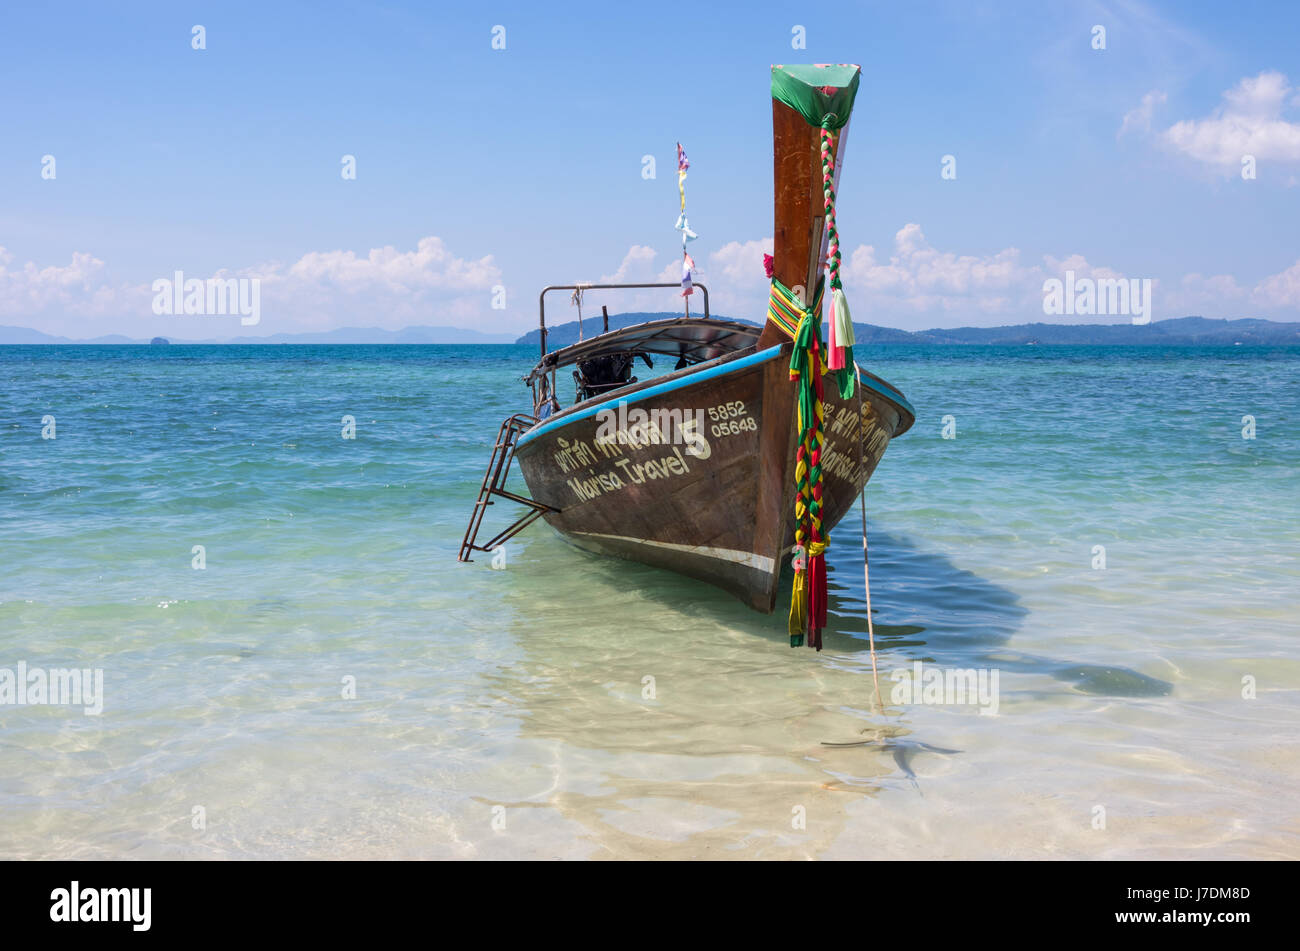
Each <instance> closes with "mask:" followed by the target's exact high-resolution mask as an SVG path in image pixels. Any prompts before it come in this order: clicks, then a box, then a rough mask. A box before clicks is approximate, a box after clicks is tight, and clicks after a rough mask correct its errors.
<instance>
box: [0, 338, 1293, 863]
mask: <svg viewBox="0 0 1300 951" xmlns="http://www.w3.org/2000/svg"><path fill="white" fill-rule="evenodd" d="M533 356H534V354H533V352H532V350H531V349H529V348H526V347H324V346H322V347H310V346H267V347H190V346H173V347H170V348H148V347H0V568H2V569H3V570H2V571H0V668H9V669H15V668H16V665H17V664H18V663H19V662H25V663H26V664H27V665H28V666H29V667H41V668H60V667H74V666H75V667H89V668H102V669H103V672H104V693H105V697H104V709H103V713H102V715H100V716H84V715H83V714H82V713H81V712H80V709H79V708H71V707H67V706H31V705H27V706H17V705H12V704H10V705H0V857H6V858H12V857H33V856H43V857H77V858H92V857H96V858H97V857H164V858H166V857H187V858H207V857H235V858H252V857H319V858H325V857H456V856H464V857H473V856H478V857H493V858H496V857H514V856H526V857H553V856H558V857H573V858H577V857H611V856H613V857H636V856H673V857H689V856H701V857H717V858H728V857H754V856H762V857H781V858H790V857H803V856H821V857H870V858H926V857H978V856H990V857H1031V856H1039V855H1049V856H1059V857H1096V858H1112V857H1193V856H1197V857H1200V856H1218V857H1290V858H1297V857H1300V818H1298V813H1300V810H1298V809H1297V802H1296V793H1295V789H1296V788H1297V785H1298V783H1300V757H1298V756H1297V740H1298V739H1300V661H1298V660H1297V659H1296V657H1295V647H1296V633H1297V625H1298V621H1297V618H1298V617H1300V609H1298V608H1297V600H1298V597H1297V596H1298V595H1300V562H1298V560H1297V553H1298V551H1300V545H1298V543H1300V520H1298V519H1297V514H1298V512H1297V510H1298V509H1300V502H1298V501H1297V499H1298V497H1300V493H1298V491H1297V490H1298V489H1300V372H1298V371H1300V349H1287V350H1266V351H1264V350H1256V349H1251V348H1244V347H1240V348H1226V349H1222V348H1221V349H1208V348H1207V349H1174V350H1160V349H1155V348H1151V349H1147V348H1132V349H1125V348H1086V347H1052V348H1048V347H1021V348H997V347H969V348H927V349H919V348H918V349H912V348H905V347H890V348H881V349H878V350H877V351H875V352H874V353H869V354H866V355H860V357H862V356H865V357H866V358H867V359H866V364H867V366H868V367H869V368H870V369H872V370H873V371H875V372H877V373H879V374H880V375H881V376H883V377H885V378H886V379H887V380H889V381H890V382H892V383H893V384H895V385H897V386H898V387H900V388H901V389H902V390H903V391H904V392H905V393H906V394H907V395H908V397H909V399H910V400H911V401H912V402H913V404H914V405H915V406H916V407H917V411H918V420H917V424H916V427H915V428H914V429H913V431H912V432H910V433H908V434H907V435H906V436H904V437H902V438H901V439H899V440H898V441H897V442H896V443H895V444H894V445H892V446H891V447H890V449H889V451H888V452H887V453H886V455H885V459H884V461H883V462H882V464H881V466H880V469H879V470H878V471H877V473H876V476H875V478H874V479H873V481H872V483H871V485H870V486H869V488H868V491H867V507H868V516H869V530H870V543H871V582H872V584H871V589H872V604H873V608H874V620H875V632H876V639H877V645H878V647H879V666H880V671H881V684H882V690H883V692H884V694H885V698H884V699H885V710H884V712H883V713H878V712H873V695H874V692H873V683H872V675H871V664H870V657H869V654H868V651H867V641H866V612H865V609H864V606H863V576H862V558H861V548H860V539H859V528H858V526H859V520H858V517H857V515H856V513H855V514H854V515H853V516H851V517H850V518H848V519H846V521H845V522H844V523H843V524H842V525H841V526H840V528H839V529H838V530H837V532H836V533H835V535H834V539H833V542H834V544H833V546H832V549H831V552H830V583H831V588H832V614H833V617H832V621H831V630H830V631H829V632H828V633H827V636H826V644H827V649H826V650H825V651H824V652H823V653H821V654H817V653H815V652H813V651H810V650H807V649H800V650H791V649H790V648H789V647H788V646H787V641H786V638H785V635H784V619H783V618H782V617H781V616H779V615H776V616H773V617H764V616H761V615H757V614H754V613H752V612H750V611H748V610H747V609H745V608H744V607H742V606H741V605H739V604H738V603H735V602H733V601H732V600H731V599H730V598H729V597H727V596H726V595H724V594H722V593H721V592H718V591H716V590H714V589H712V588H710V587H708V586H706V585H703V584H700V583H697V582H693V581H690V580H686V579H683V578H679V577H676V576H674V575H671V574H667V573H664V572H659V571H655V570H652V569H649V568H643V567H640V566H637V565H632V564H627V563H623V562H617V561H608V560H601V559H599V558H596V557H594V556H590V555H587V554H584V553H582V552H579V551H577V550H575V549H573V548H571V547H570V546H568V545H566V544H565V543H563V542H562V541H561V540H560V539H559V538H558V537H556V536H555V535H554V534H553V533H551V531H550V530H549V529H547V528H546V527H545V526H543V525H538V526H535V527H534V528H532V529H530V530H529V531H528V532H527V533H526V534H525V535H524V536H522V537H520V538H519V539H517V540H515V541H514V542H512V543H510V544H509V545H508V546H507V549H506V565H505V567H504V569H502V570H493V569H492V567H491V565H490V559H488V558H484V559H483V560H480V561H476V562H475V563H473V564H458V563H457V562H456V559H455V555H456V550H457V547H458V545H459V542H460V539H461V535H462V533H463V531H464V527H465V521H466V518H467V516H468V514H469V511H470V508H471V506H472V503H473V500H474V497H475V494H476V491H477V488H478V484H479V481H480V479H481V478H482V472H483V466H484V465H485V464H486V461H487V455H488V453H489V451H490V447H491V443H492V440H493V439H494V437H495V435H496V430H497V426H498V424H499V423H500V421H501V419H502V418H503V417H505V416H506V415H508V414H509V413H511V412H515V411H518V410H521V409H526V408H527V406H526V393H527V391H526V389H525V388H524V387H523V386H522V385H521V384H520V383H519V377H520V375H521V374H522V373H523V372H525V371H526V370H527V369H528V368H529V366H530V365H531V359H532V357H533ZM47 414H49V415H53V416H54V417H55V425H56V427H57V429H56V433H55V435H56V438H55V439H53V440H50V439H42V417H43V416H45V415H47ZM947 414H951V415H952V416H953V417H954V418H955V424H956V438H955V439H944V438H942V436H941V429H942V425H943V424H942V417H943V416H945V415H947ZM1247 414H1251V415H1253V416H1254V417H1255V418H1256V420H1257V427H1258V428H1257V438H1255V439H1254V440H1246V439H1243V438H1242V435H1241V429H1242V421H1241V420H1242V417H1243V416H1244V415H1247ZM344 415H351V416H354V417H355V419H356V438H355V439H354V440H345V439H343V438H341V419H342V417H343V416H344ZM492 514H493V515H494V516H497V517H498V518H504V517H505V512H504V507H498V508H495V509H494V510H493V513H492ZM196 545H202V546H204V549H205V555H206V568H205V569H204V570H195V569H194V568H193V567H192V560H193V558H194V557H195V556H194V555H193V554H192V551H193V547H194V546H196ZM1096 545H1102V546H1104V547H1105V555H1106V567H1105V568H1104V569H1097V568H1094V567H1093V562H1094V558H1095V555H1094V546H1096ZM917 660H920V661H921V662H922V663H923V664H924V665H926V666H933V667H935V668H940V669H950V670H951V669H975V670H984V671H986V672H991V671H996V672H997V674H998V678H999V680H998V685H999V693H998V709H997V713H996V715H982V714H981V713H980V712H979V707H978V706H975V705H970V704H956V703H902V702H893V701H892V699H891V692H892V691H893V689H894V687H895V686H896V685H895V682H894V681H893V680H892V679H890V674H891V673H892V672H893V671H895V670H899V669H901V668H910V667H911V665H912V664H913V663H914V662H915V661H917ZM647 677H650V678H653V694H654V695H653V698H651V697H649V696H648V693H649V689H648V687H647V686H645V685H644V684H645V678H647ZM347 678H355V694H356V696H355V699H345V698H344V697H343V693H344V692H345V689H346V688H345V679H347ZM1243 678H1254V681H1253V682H1254V698H1253V699H1247V698H1245V697H1243V692H1244V688H1243ZM1249 682H1250V681H1247V683H1249ZM1245 692H1247V693H1249V692H1250V691H1248V690H1246V691H1245ZM832 743H839V744H849V743H857V744H860V745H853V746H830V745H826V744H832ZM196 808H201V810H202V811H201V812H196ZM196 816H201V817H202V819H203V821H202V822H200V821H198V819H197V818H196ZM1103 818H1104V827H1100V826H1102V825H1103V823H1102V821H1101V820H1102V819H1103ZM196 826H201V828H196Z"/></svg>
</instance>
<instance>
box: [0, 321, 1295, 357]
mask: <svg viewBox="0 0 1300 951" xmlns="http://www.w3.org/2000/svg"><path fill="white" fill-rule="evenodd" d="M680 316H681V315H680V314H677V313H633V314H611V315H610V318H609V326H610V329H611V330H617V329H619V328H622V327H626V326H628V325H630V324H636V323H641V322H643V321H647V320H667V319H669V318H673V317H680ZM714 316H715V317H716V316H718V315H716V314H715V315H714ZM732 319H735V318H732ZM738 322H739V323H745V324H751V325H753V326H758V325H757V324H756V323H755V322H754V321H752V320H740V321H738ZM582 329H583V333H584V336H587V337H592V336H595V335H596V334H598V333H600V332H601V319H600V317H596V318H595V319H588V320H584V321H583V326H582ZM853 330H854V334H855V336H856V338H857V342H858V344H859V345H870V346H881V345H888V344H912V345H914V346H916V345H928V346H943V345H961V344H1001V345H1021V344H1023V345H1033V344H1041V345H1044V346H1051V345H1053V344H1086V345H1093V346H1096V345H1112V344H1113V345H1125V344H1127V345H1130V346H1133V345H1143V344H1148V345H1149V344H1159V345H1165V346H1194V345H1198V344H1201V345H1222V346H1233V345H1234V344H1241V345H1242V346H1284V345H1288V344H1300V323H1283V322H1280V321H1273V320H1265V319H1263V318H1260V317H1241V318H1238V319H1236V320H1222V319H1219V320H1212V319H1209V318H1206V317H1175V318H1171V319H1170V320H1157V321H1153V322H1152V323H1149V324H1143V325H1140V326H1138V325H1134V324H1132V323H1125V324H1049V323H1034V324H1015V325H1013V326H1009V327H955V328H951V329H943V328H936V329H934V330H918V331H909V330H898V329H895V328H893V327H881V326H878V325H876V324H860V323H855V324H854V325H853ZM538 337H539V333H538V331H536V330H530V331H529V332H528V333H526V334H524V335H523V336H522V337H516V335H515V334H493V333H483V332H481V331H477V330H467V329H464V328H462V327H405V328H403V329H401V330H383V329H380V328H378V327H341V328H339V329H338V330H328V331H319V332H315V333H297V334H272V335H271V336H269V337H232V338H227V339H211V340H171V341H169V340H168V339H167V338H165V337H154V338H153V339H152V340H143V339H139V340H137V339H133V338H131V337H124V336H122V335H120V334H111V335H109V336H104V337H95V338H93V339H90V340H73V339H70V338H68V337H57V336H53V335H51V334H46V333H42V332H41V331H39V330H31V329H28V328H26V327H5V326H0V344H99V345H114V344H116V345H127V344H135V345H142V344H152V345H155V346H164V345H167V344H169V343H171V344H236V345H248V344H511V343H514V344H527V345H528V346H532V347H536V346H537V345H538ZM577 340H578V322H577V321H576V320H574V321H569V322H567V323H563V324H557V325H556V326H554V327H548V328H547V339H546V343H547V347H548V348H549V349H555V348H557V347H564V346H567V345H569V344H571V343H576V342H577Z"/></svg>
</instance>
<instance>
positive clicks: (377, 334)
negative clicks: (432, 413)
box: [0, 327, 515, 344]
mask: <svg viewBox="0 0 1300 951" xmlns="http://www.w3.org/2000/svg"><path fill="white" fill-rule="evenodd" d="M153 339H154V340H158V339H166V340H168V341H169V342H170V343H177V344H186V343H190V344H193V343H204V344H212V343H226V344H231V343H233V344H250V343H298V344H302V343H513V342H514V339H515V335H514V334H489V333H481V332H479V331H477V330H465V329H463V328H461V327H405V328H403V329H402V330H381V329H379V328H378V327H340V328H339V329H338V330H326V331H321V332H318V333H301V334H271V335H270V336H269V337H229V338H222V339H210V340H177V339H176V338H175V337H168V338H158V337H155V338H153ZM150 342H151V341H150V339H149V338H141V339H135V338H132V337H124V336H122V335H121V334H111V335H109V336H107V337H94V338H92V339H90V340H73V339H70V338H68V337H56V336H52V335H51V334H46V333H41V331H39V330H29V329H27V328H26V327H0V344H6V343H15V344H24V343H25V344H49V343H80V344H144V343H150Z"/></svg>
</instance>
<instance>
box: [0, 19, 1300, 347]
mask: <svg viewBox="0 0 1300 951" xmlns="http://www.w3.org/2000/svg"><path fill="white" fill-rule="evenodd" d="M810 6H816V5H790V4H778V3H762V2H750V3H743V4H740V3H737V4H687V5H679V6H665V5H656V6H646V5H641V4H629V5H622V4H608V3H603V4H549V5H543V4H517V5H516V4H497V3H490V2H487V3H475V4H465V5H456V6H455V7H454V8H452V9H445V8H443V7H442V6H441V5H432V4H402V3H384V4H347V5H318V4H310V5H309V4H293V3H280V4H240V3H222V4H211V5H209V4H183V3H179V4H150V3H127V4H121V5H101V4H84V5H80V4H71V5H69V4H62V5H59V6H58V7H57V8H51V7H46V6H44V5H21V6H15V5H11V7H10V8H9V9H8V10H7V11H6V13H5V15H4V21H3V26H2V27H0V30H2V32H0V82H3V86H4V89H5V90H6V96H5V101H6V109H5V118H4V123H3V131H2V132H0V248H3V249H4V250H3V251H0V324H12V325H19V326H29V327H35V328H37V329H41V330H45V331H47V332H51V333H61V334H67V335H70V336H94V335H98V334H103V333H115V332H120V333H128V334H132V335H136V336H142V335H151V334H154V333H164V334H167V335H174V336H176V337H180V338H186V337H211V336H227V335H233V334H237V333H245V332H254V333H267V334H269V333H276V332H294V331H301V330H314V329H326V328H329V327H337V326H348V325H352V326H384V327H393V328H396V327H401V326H406V325H409V324H453V325H458V326H466V327H475V328H478V329H482V330H489V331H494V332H501V331H506V332H515V331H518V332H523V331H525V330H527V329H530V328H531V327H532V326H534V325H535V323H536V303H535V302H536V295H537V291H538V290H539V289H540V287H541V286H543V285H545V284H547V283H567V282H571V281H576V280H592V281H594V280H600V279H601V278H610V277H613V276H616V275H617V276H621V277H625V278H627V279H629V280H632V279H653V278H655V277H657V276H659V275H661V274H665V275H668V276H670V277H671V278H672V279H675V274H676V270H677V261H678V258H679V254H680V251H679V246H678V244H677V234H676V232H675V231H674V230H673V224H674V221H675V218H676V213H677V207H676V204H677V196H676V183H675V180H674V176H673V161H674V156H673V147H674V143H675V142H676V141H678V140H681V141H682V142H683V144H684V145H685V146H686V148H687V150H688V153H689V155H690V158H691V162H692V168H691V172H690V177H689V179H688V182H687V195H688V202H689V210H690V215H691V224H692V227H693V228H694V230H695V231H696V232H698V233H699V235H700V239H699V240H698V241H696V242H695V243H694V244H692V246H691V250H692V252H693V254H694V256H695V258H696V260H697V261H698V263H699V265H700V271H701V280H704V281H705V282H707V283H708V284H709V286H710V288H711V290H712V292H713V295H714V310H715V311H717V312H721V313H725V314H727V315H730V316H737V317H747V318H750V319H760V318H761V315H762V312H763V306H764V300H765V283H764V280H763V274H762V262H761V256H762V251H763V248H764V244H765V242H770V236H771V233H772V221H771V217H772V210H771V192H772V182H771V176H772V169H771V164H772V159H771V107H770V98H769V92H768V68H769V65H770V64H771V63H781V62H856V63H860V64H861V65H862V70H863V79H862V90H861V93H860V94H859V97H858V103H857V106H856V109H855V114H854V120H853V125H852V127H851V130H850V135H849V140H848V147H847V160H846V162H845V166H844V171H843V177H842V181H841V187H840V196H839V198H840V201H839V209H838V218H839V224H840V231H841V236H842V240H843V243H844V248H845V260H846V264H845V286H846V290H847V293H848V295H849V299H850V301H851V302H852V304H853V309H854V310H853V312H854V317H855V319H857V320H860V321H868V322H872V323H879V324H885V325H889V326H898V327H905V328H908V329H920V328H924V327H933V326H959V325H972V324H985V325H989V324H1001V323H1016V322H1021V321H1025V320H1035V319H1039V320H1041V319H1045V318H1044V317H1043V314H1042V307H1041V300H1042V283H1043V281H1044V280H1045V279H1047V278H1051V277H1059V276H1061V275H1062V274H1063V273H1064V271H1065V270H1067V269H1069V270H1074V271H1075V272H1076V273H1077V274H1079V275H1080V276H1087V275H1094V276H1107V275H1113V276H1124V277H1130V278H1149V279H1151V280H1152V281H1153V282H1154V283H1155V287H1156V290H1155V291H1154V294H1153V301H1154V307H1153V309H1154V316H1155V318H1156V319H1162V318H1168V317H1175V316H1182V315H1184V314H1189V313H1198V314H1203V315H1205V316H1212V317H1236V316H1264V317H1271V318H1274V319H1286V320H1296V319H1300V43H1297V37H1300V5H1298V4H1294V3H1280V2H1279V3H1239V4H1210V3H1204V4H1192V3H1179V4H1143V3H1136V2H1123V3H1120V2H1112V3H1087V2H1084V3H1062V4H1041V3H996V4H995V3H970V2H966V3H959V2H953V3H909V4H899V3H890V4H885V3H860V4H854V3H836V4H831V5H825V7H824V9H822V8H821V7H820V6H818V8H817V9H809V8H808V7H810ZM196 24H200V25H202V26H203V27H204V28H205V31H206V36H205V39H206V49H202V50H195V49H193V48H192V46H191V37H192V27H193V26H194V25H196ZM498 25H500V26H503V27H504V28H505V49H503V50H495V49H493V48H492V39H493V35H492V31H493V27H494V26H498ZM1098 25H1100V26H1104V27H1105V30H1106V36H1105V39H1106V48H1105V49H1100V50H1099V49H1094V48H1093V35H1094V34H1093V28H1094V27H1095V26H1098ZM797 26H801V27H803V28H804V32H805V34H806V49H803V50H799V49H794V48H792V39H793V36H794V32H793V31H794V28H795V27H797ZM1245 149H1251V150H1253V152H1255V153H1257V154H1256V157H1255V162H1256V177H1255V178H1254V179H1250V180H1247V179H1244V178H1243V177H1242V165H1241V157H1240V156H1241V155H1242V154H1245V153H1244V150H1245ZM47 155H50V156H53V157H54V163H55V164H54V168H55V175H54V177H53V178H47V177H46V178H43V177H42V168H43V161H44V156H47ZM344 155H353V156H355V158H356V171H357V174H356V178H355V180H345V179H343V177H342V176H341V174H340V169H341V161H342V157H343V156H344ZM645 155H652V156H654V157H655V159H656V163H657V169H656V171H657V175H656V177H655V178H654V179H651V180H647V179H645V178H643V176H642V167H643V165H642V158H643V156H645ZM945 155H951V156H953V157H954V158H955V162H956V173H957V174H956V178H955V179H952V180H945V179H943V178H942V177H941V175H940V172H941V163H942V159H943V156H945ZM177 270H181V271H183V272H184V273H185V276H186V277H198V278H207V277H211V276H214V275H227V276H246V277H257V278H258V279H259V280H260V281H261V282H262V292H261V293H262V305H261V318H262V319H261V323H260V324H259V325H258V326H256V327H254V328H241V327H240V326H239V322H238V319H237V318H230V317H175V316H159V315H155V314H154V313H153V312H152V310H151V299H152V293H151V292H150V284H151V282H152V281H154V280H155V279H157V278H161V277H170V276H171V275H172V274H173V272H174V271H177ZM498 287H503V288H505V307H504V308H499V307H498V308H494V307H493V306H492V305H493V297H494V294H493V289H494V288H498ZM499 298H500V295H497V300H496V303H498V304H499V303H500V299H499ZM593 303H598V301H594V302H593ZM613 303H615V302H614V301H611V304H613ZM627 303H631V304H632V305H634V306H638V307H648V308H651V309H663V310H669V309H676V307H677V306H678V305H677V302H676V300H675V299H674V297H673V295H672V293H671V292H665V294H664V295H663V296H660V297H653V298H652V297H643V298H639V299H636V300H633V301H628V302H627ZM565 309H566V308H564V307H562V308H561V310H560V313H559V314H558V315H557V319H559V318H565V319H567V318H568V317H570V316H571V314H569V313H565ZM617 309H621V308H620V307H618V306H612V307H611V310H617ZM1100 319H1102V321H1103V322H1113V320H1114V318H1100ZM1075 321H1076V319H1075V318H1071V322H1075Z"/></svg>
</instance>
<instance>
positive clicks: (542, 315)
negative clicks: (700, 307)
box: [537, 283, 709, 356]
mask: <svg viewBox="0 0 1300 951" xmlns="http://www.w3.org/2000/svg"><path fill="white" fill-rule="evenodd" d="M694 286H695V287H697V288H699V289H700V290H701V291H703V292H704V314H703V316H704V317H708V316H709V289H708V288H707V287H705V286H704V285H703V284H700V283H696V284H694ZM653 287H681V284H550V285H548V286H546V287H543V288H542V293H541V294H539V295H538V297H537V312H538V318H539V321H538V328H539V329H540V330H541V332H542V356H546V294H547V292H549V291H578V290H580V291H582V292H583V293H586V292H587V291H611V290H641V289H645V288H653ZM578 322H579V324H581V322H582V309H581V308H579V310H578Z"/></svg>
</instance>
